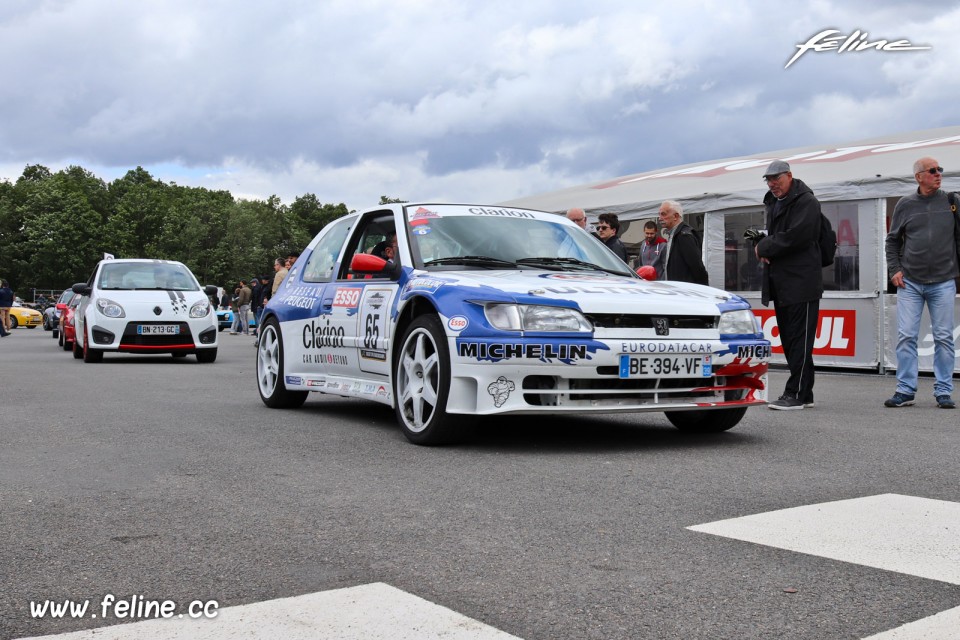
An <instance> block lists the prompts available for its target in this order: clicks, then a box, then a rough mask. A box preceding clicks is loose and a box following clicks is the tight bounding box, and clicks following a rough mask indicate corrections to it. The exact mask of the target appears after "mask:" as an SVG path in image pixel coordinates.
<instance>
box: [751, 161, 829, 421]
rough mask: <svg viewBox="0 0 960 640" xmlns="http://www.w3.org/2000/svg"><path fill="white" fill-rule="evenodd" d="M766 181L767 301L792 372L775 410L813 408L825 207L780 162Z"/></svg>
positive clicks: (760, 246)
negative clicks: (823, 210) (821, 208)
mask: <svg viewBox="0 0 960 640" xmlns="http://www.w3.org/2000/svg"><path fill="white" fill-rule="evenodd" d="M763 179H764V180H765V181H766V183H767V187H768V188H769V189H770V190H769V191H768V192H767V194H766V195H765V196H764V198H763V204H764V207H765V208H766V220H767V235H766V237H765V238H762V239H761V240H760V241H759V242H758V243H757V245H756V248H755V251H756V255H757V258H759V259H760V262H761V263H762V264H763V290H762V295H761V301H762V302H763V305H764V306H767V305H768V304H769V302H770V301H771V300H773V308H774V311H775V312H776V316H777V327H778V328H779V329H780V342H781V343H782V344H783V353H784V355H785V356H786V358H787V366H788V367H789V368H790V377H789V378H787V384H786V386H785V388H784V391H783V395H781V396H780V398H779V399H777V400H774V401H773V402H771V403H770V405H769V406H770V408H771V409H781V410H784V409H786V410H789V409H803V408H807V407H812V406H813V341H814V339H815V338H816V335H817V321H818V319H819V315H820V298H821V297H822V296H823V272H822V271H821V269H822V267H821V264H820V245H819V244H817V239H818V238H819V237H820V202H819V201H818V200H817V199H816V197H815V196H814V195H813V191H811V190H810V187H808V186H807V185H805V184H804V183H803V182H801V181H800V180H797V179H795V178H794V177H793V173H791V172H790V165H789V164H787V163H786V162H784V161H783V160H774V161H773V162H771V163H770V166H769V167H767V171H766V172H765V173H764V174H763Z"/></svg>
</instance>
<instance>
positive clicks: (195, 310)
mask: <svg viewBox="0 0 960 640" xmlns="http://www.w3.org/2000/svg"><path fill="white" fill-rule="evenodd" d="M208 313H210V303H209V302H207V301H206V300H201V301H200V302H194V303H193V306H192V307H190V317H191V318H203V317H204V316H206V315H207V314H208Z"/></svg>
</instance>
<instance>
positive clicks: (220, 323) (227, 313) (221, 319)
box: [217, 309, 257, 331]
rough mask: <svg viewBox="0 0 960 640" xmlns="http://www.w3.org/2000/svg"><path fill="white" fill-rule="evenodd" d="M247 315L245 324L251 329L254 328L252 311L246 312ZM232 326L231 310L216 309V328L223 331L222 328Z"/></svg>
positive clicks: (255, 325) (255, 322)
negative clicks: (247, 319)
mask: <svg viewBox="0 0 960 640" xmlns="http://www.w3.org/2000/svg"><path fill="white" fill-rule="evenodd" d="M247 316H248V318H249V321H248V322H247V324H248V325H249V326H250V328H251V329H255V328H256V327H257V321H256V320H255V319H254V318H253V313H252V312H251V313H248V314H247ZM232 326H233V311H231V310H229V309H221V310H220V311H217V330H218V331H223V330H224V329H229V328H230V327H232Z"/></svg>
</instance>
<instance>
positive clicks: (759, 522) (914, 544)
mask: <svg viewBox="0 0 960 640" xmlns="http://www.w3.org/2000/svg"><path fill="white" fill-rule="evenodd" d="M687 528H688V529H691V530H693V531H702V532H704V533H712V534H714V535H718V536H723V537H725V538H735V539H737V540H746V541H748V542H755V543H757V544H763V545H767V546H768V547H777V548H778V549H788V550H790V551H798V552H800V553H807V554H810V555H814V556H822V557H824V558H832V559H834V560H841V561H843V562H852V563H855V564H862V565H865V566H868V567H876V568H877V569H886V570H888V571H897V572H899V573H906V574H909V575H912V576H920V577H922V578H929V579H931V580H940V581H941V582H949V583H951V584H960V504H957V503H955V502H945V501H943V500H930V499H928V498H915V497H912V496H900V495H896V494H891V493H888V494H884V495H879V496H870V497H867V498H855V499H853V500H839V501H837V502H825V503H822V504H813V505H809V506H805V507H795V508H792V509H783V510H781V511H771V512H769V513H760V514H757V515H752V516H745V517H742V518H734V519H732V520H720V521H718V522H711V523H708V524H701V525H697V526H694V527H687Z"/></svg>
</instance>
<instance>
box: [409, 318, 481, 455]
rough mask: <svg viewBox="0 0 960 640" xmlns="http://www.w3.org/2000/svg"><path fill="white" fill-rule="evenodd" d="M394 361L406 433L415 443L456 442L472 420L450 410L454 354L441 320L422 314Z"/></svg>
mask: <svg viewBox="0 0 960 640" xmlns="http://www.w3.org/2000/svg"><path fill="white" fill-rule="evenodd" d="M400 344H401V345H402V346H401V347H400V349H399V351H398V352H397V357H396V360H395V362H394V376H393V397H394V401H395V403H396V408H395V410H396V414H397V420H399V421H400V427H401V428H402V429H403V435H405V436H406V437H407V439H408V440H409V441H410V442H413V443H414V444H423V445H435V444H444V443H449V442H453V441H455V440H458V439H460V438H462V437H463V436H465V435H466V434H467V433H468V429H469V427H470V423H471V422H472V420H471V419H470V418H469V417H467V416H462V415H450V414H448V413H447V397H448V395H449V393H450V354H449V352H448V349H447V340H446V334H445V333H444V331H443V326H442V325H441V324H440V320H439V319H438V318H437V317H436V316H433V315H424V316H420V317H419V318H417V319H416V320H414V321H413V323H412V324H411V325H410V327H409V328H408V329H407V332H406V333H405V334H404V336H403V340H402V341H401V343H400Z"/></svg>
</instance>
